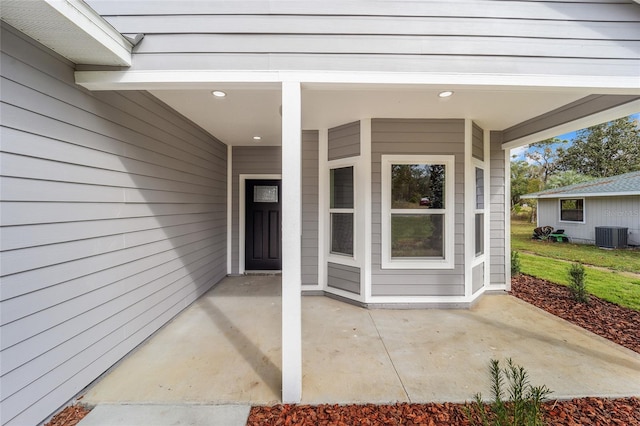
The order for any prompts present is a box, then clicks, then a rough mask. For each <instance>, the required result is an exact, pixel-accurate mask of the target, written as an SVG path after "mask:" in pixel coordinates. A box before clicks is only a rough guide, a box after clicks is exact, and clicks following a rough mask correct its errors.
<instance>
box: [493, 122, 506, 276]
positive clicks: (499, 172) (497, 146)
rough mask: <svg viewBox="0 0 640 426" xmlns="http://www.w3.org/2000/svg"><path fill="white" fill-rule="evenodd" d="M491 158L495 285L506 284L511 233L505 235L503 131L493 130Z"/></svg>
mask: <svg viewBox="0 0 640 426" xmlns="http://www.w3.org/2000/svg"><path fill="white" fill-rule="evenodd" d="M490 139H491V141H490V142H489V143H490V144H491V145H490V154H489V155H490V160H489V163H490V164H489V166H490V168H491V170H490V172H491V180H490V183H489V198H490V200H489V202H490V206H491V214H490V216H489V229H490V236H489V246H490V250H491V251H490V253H491V255H490V259H489V262H490V263H489V264H490V265H491V268H490V277H489V282H490V284H493V285H504V284H506V282H507V281H506V280H507V275H506V266H507V264H506V262H507V261H510V260H509V259H505V241H506V239H507V238H509V235H505V232H506V224H505V209H508V208H510V207H509V206H505V179H506V178H508V177H507V176H505V164H504V151H503V150H502V133H500V132H491V136H490Z"/></svg>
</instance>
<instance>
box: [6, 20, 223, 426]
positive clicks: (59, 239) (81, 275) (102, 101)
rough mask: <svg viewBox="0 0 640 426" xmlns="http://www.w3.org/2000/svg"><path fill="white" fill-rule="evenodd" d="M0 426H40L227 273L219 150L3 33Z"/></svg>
mask: <svg viewBox="0 0 640 426" xmlns="http://www.w3.org/2000/svg"><path fill="white" fill-rule="evenodd" d="M1 71H2V81H1V85H2V103H1V105H0V107H1V113H2V127H1V129H0V132H1V134H0V136H1V138H2V152H0V162H1V165H2V167H1V172H2V176H1V177H0V185H1V194H2V225H3V228H2V229H1V230H0V232H1V238H2V247H1V248H2V260H1V274H2V294H1V295H0V318H1V326H0V333H1V334H2V342H1V350H0V365H2V372H1V374H2V379H1V380H2V403H1V404H2V407H1V409H0V412H1V413H2V414H1V416H2V418H1V423H2V424H3V425H4V424H7V425H9V424H38V423H39V422H41V421H43V420H44V419H45V418H46V417H47V416H48V415H50V414H52V413H53V412H54V411H55V410H56V409H57V408H58V407H60V406H61V405H62V404H64V403H66V402H67V401H68V400H69V399H70V398H71V397H73V396H74V395H75V394H76V393H77V392H79V391H80V390H81V389H83V388H84V387H85V386H86V385H88V384H89V383H90V382H91V381H92V380H94V379H95V378H97V377H98V376H99V375H100V374H102V373H103V372H104V371H105V370H107V369H108V368H109V367H110V366H111V365H112V364H113V363H115V362H116V361H117V360H118V359H120V358H122V357H123V356H124V355H126V354H127V353H128V352H129V351H131V350H132V349H134V348H135V346H136V345H137V344H139V343H140V342H142V341H143V340H144V339H145V338H147V337H148V336H150V335H151V334H152V333H153V332H154V331H156V330H157V329H158V328H159V327H161V326H162V325H163V324H164V323H166V322H167V321H168V320H170V319H171V318H172V317H174V316H175V315H176V314H177V313H179V312H180V311H181V310H182V309H184V308H185V307H186V306H188V305H189V304H190V303H191V302H193V301H194V300H195V299H196V298H197V297H198V296H200V295H201V294H202V293H204V292H205V291H207V290H208V289H210V288H211V287H212V285H213V284H215V283H216V282H217V281H219V280H220V279H221V278H223V277H224V276H225V275H226V206H225V199H226V147H225V146H224V145H223V144H222V143H220V142H219V141H217V140H216V139H214V138H212V137H211V136H210V135H208V134H207V133H205V132H204V131H202V130H201V129H200V128H198V127H196V126H194V125H193V124H192V123H191V122H189V121H187V120H185V119H184V118H183V117H181V116H179V115H177V114H175V113H174V112H172V111H171V110H170V109H169V108H167V107H166V105H164V104H163V103H161V102H159V101H158V100H157V99H155V98H154V97H152V96H150V95H149V94H147V93H145V92H97V93H90V92H87V91H86V90H84V89H82V88H80V87H78V86H75V84H74V80H73V71H74V69H73V67H72V65H71V64H69V63H68V62H67V61H66V60H64V59H61V58H59V57H58V56H57V55H56V54H55V53H53V52H50V51H48V50H45V49H44V48H42V47H40V46H39V45H37V43H35V42H33V41H31V40H27V39H24V38H23V37H22V36H20V35H19V34H18V33H17V32H16V31H15V30H13V29H11V28H10V27H7V26H5V25H4V24H2V70H1Z"/></svg>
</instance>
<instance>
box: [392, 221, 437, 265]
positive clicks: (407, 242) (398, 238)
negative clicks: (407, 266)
mask: <svg viewBox="0 0 640 426" xmlns="http://www.w3.org/2000/svg"><path fill="white" fill-rule="evenodd" d="M391 257H392V258H394V257H396V258H397V257H437V258H444V215H443V214H427V215H408V214H405V215H403V214H393V215H391Z"/></svg>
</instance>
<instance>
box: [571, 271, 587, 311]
mask: <svg viewBox="0 0 640 426" xmlns="http://www.w3.org/2000/svg"><path fill="white" fill-rule="evenodd" d="M568 274H569V291H570V292H571V297H573V299H574V300H576V301H577V302H580V303H589V293H587V288H586V286H585V277H586V276H587V274H586V272H585V270H584V266H582V264H581V263H572V264H571V266H570V267H569V271H568Z"/></svg>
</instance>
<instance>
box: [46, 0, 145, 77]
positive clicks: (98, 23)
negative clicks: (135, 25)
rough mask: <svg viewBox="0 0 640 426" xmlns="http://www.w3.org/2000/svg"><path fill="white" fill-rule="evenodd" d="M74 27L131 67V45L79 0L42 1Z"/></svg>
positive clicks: (124, 64)
mask: <svg viewBox="0 0 640 426" xmlns="http://www.w3.org/2000/svg"><path fill="white" fill-rule="evenodd" d="M44 1H45V2H46V3H47V4H48V5H49V6H51V7H52V8H53V9H55V10H56V11H57V12H58V13H59V14H61V15H62V16H64V17H65V18H66V19H68V20H69V21H70V22H72V23H73V24H74V25H75V26H77V27H78V28H80V29H81V30H82V31H84V32H85V33H86V34H87V35H89V36H90V37H92V38H93V39H94V40H96V41H97V42H99V43H100V44H101V45H102V46H104V47H105V48H107V49H108V50H109V51H110V52H112V53H113V54H114V55H116V56H117V57H118V58H119V59H120V61H121V62H122V63H121V65H123V66H131V49H132V48H133V45H132V44H131V42H129V41H128V40H127V39H126V38H125V37H124V36H123V35H122V34H120V33H119V32H117V31H116V30H115V28H113V27H112V26H111V25H110V24H109V23H108V22H107V21H105V20H104V19H103V18H102V17H101V16H100V15H98V13H97V12H96V11H95V10H93V9H92V8H91V7H89V6H88V5H87V4H86V3H85V2H83V1H80V0H44Z"/></svg>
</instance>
